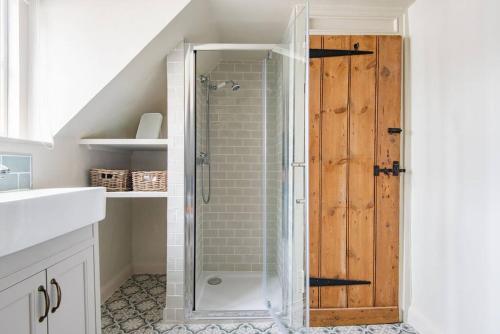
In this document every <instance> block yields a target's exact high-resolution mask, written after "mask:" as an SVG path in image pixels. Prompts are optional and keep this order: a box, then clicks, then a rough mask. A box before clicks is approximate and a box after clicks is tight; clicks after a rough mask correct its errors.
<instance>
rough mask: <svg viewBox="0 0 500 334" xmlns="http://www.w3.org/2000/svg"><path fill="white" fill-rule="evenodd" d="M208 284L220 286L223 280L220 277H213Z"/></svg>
mask: <svg viewBox="0 0 500 334" xmlns="http://www.w3.org/2000/svg"><path fill="white" fill-rule="evenodd" d="M207 283H208V284H210V285H219V284H221V283H222V279H221V278H219V277H211V278H209V279H208V280H207Z"/></svg>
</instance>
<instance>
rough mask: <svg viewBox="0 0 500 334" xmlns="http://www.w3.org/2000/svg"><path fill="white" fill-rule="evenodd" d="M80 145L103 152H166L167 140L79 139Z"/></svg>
mask: <svg viewBox="0 0 500 334" xmlns="http://www.w3.org/2000/svg"><path fill="white" fill-rule="evenodd" d="M80 145H86V146H87V147H88V148H89V149H91V150H104V151H166V150H167V146H168V139H81V140H80Z"/></svg>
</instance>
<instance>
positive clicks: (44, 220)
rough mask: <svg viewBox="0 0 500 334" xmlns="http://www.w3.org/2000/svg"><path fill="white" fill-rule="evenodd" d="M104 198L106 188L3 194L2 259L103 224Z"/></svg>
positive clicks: (0, 215)
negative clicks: (87, 227)
mask: <svg viewBox="0 0 500 334" xmlns="http://www.w3.org/2000/svg"><path fill="white" fill-rule="evenodd" d="M105 194H106V189H105V188H55V189H37V190H28V191H18V192H5V193H0V257H2V256H5V255H8V254H11V253H14V252H17V251H20V250H23V249H25V248H28V247H31V246H34V245H36V244H39V243H41V242H44V241H47V240H50V239H53V238H55V237H58V236H61V235H63V234H66V233H69V232H72V231H75V230H78V229H80V228H82V227H85V226H87V225H90V224H93V223H97V222H99V221H101V220H103V219H104V217H105V216H106V196H105Z"/></svg>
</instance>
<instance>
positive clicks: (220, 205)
mask: <svg viewBox="0 0 500 334" xmlns="http://www.w3.org/2000/svg"><path fill="white" fill-rule="evenodd" d="M307 40H308V39H307V9H306V8H305V7H297V8H296V10H295V12H294V15H293V18H292V20H291V23H290V26H289V28H288V30H287V33H286V36H285V37H284V39H283V43H281V44H279V45H218V44H205V45H194V46H191V48H192V50H191V51H190V52H189V53H188V54H189V56H190V58H189V63H190V66H189V79H190V87H189V103H188V105H189V111H188V113H187V115H186V135H185V138H186V139H185V140H186V141H185V152H186V153H185V154H186V156H185V159H186V164H185V168H186V182H185V187H186V204H185V205H186V208H185V210H186V240H185V244H186V247H187V249H186V269H185V290H186V300H185V311H186V317H187V318H188V319H208V318H209V319H214V318H269V317H274V318H275V319H276V320H278V323H280V324H283V325H284V326H286V327H293V328H301V327H303V326H304V325H305V324H307V315H308V312H307V307H308V306H307V293H308V289H307V283H308V282H307V279H306V277H307V267H308V265H307V256H306V254H307V242H306V240H307V224H306V222H307V218H306V217H307V212H306V211H307V205H306V198H307V164H306V162H307V154H306V147H307V135H306V132H307V117H306V110H307V98H306V92H307V89H306V87H307V86H306V78H307V75H306V72H307V66H306V65H307V59H308V58H307V51H308V48H307Z"/></svg>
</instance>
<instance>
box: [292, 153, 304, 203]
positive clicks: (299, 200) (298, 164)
mask: <svg viewBox="0 0 500 334" xmlns="http://www.w3.org/2000/svg"><path fill="white" fill-rule="evenodd" d="M292 167H294V168H303V169H304V182H305V180H306V178H305V171H306V163H305V162H292ZM303 189H304V190H305V189H306V188H305V185H304V188H303ZM304 197H305V196H304ZM295 203H296V204H305V203H306V199H305V198H296V199H295Z"/></svg>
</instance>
